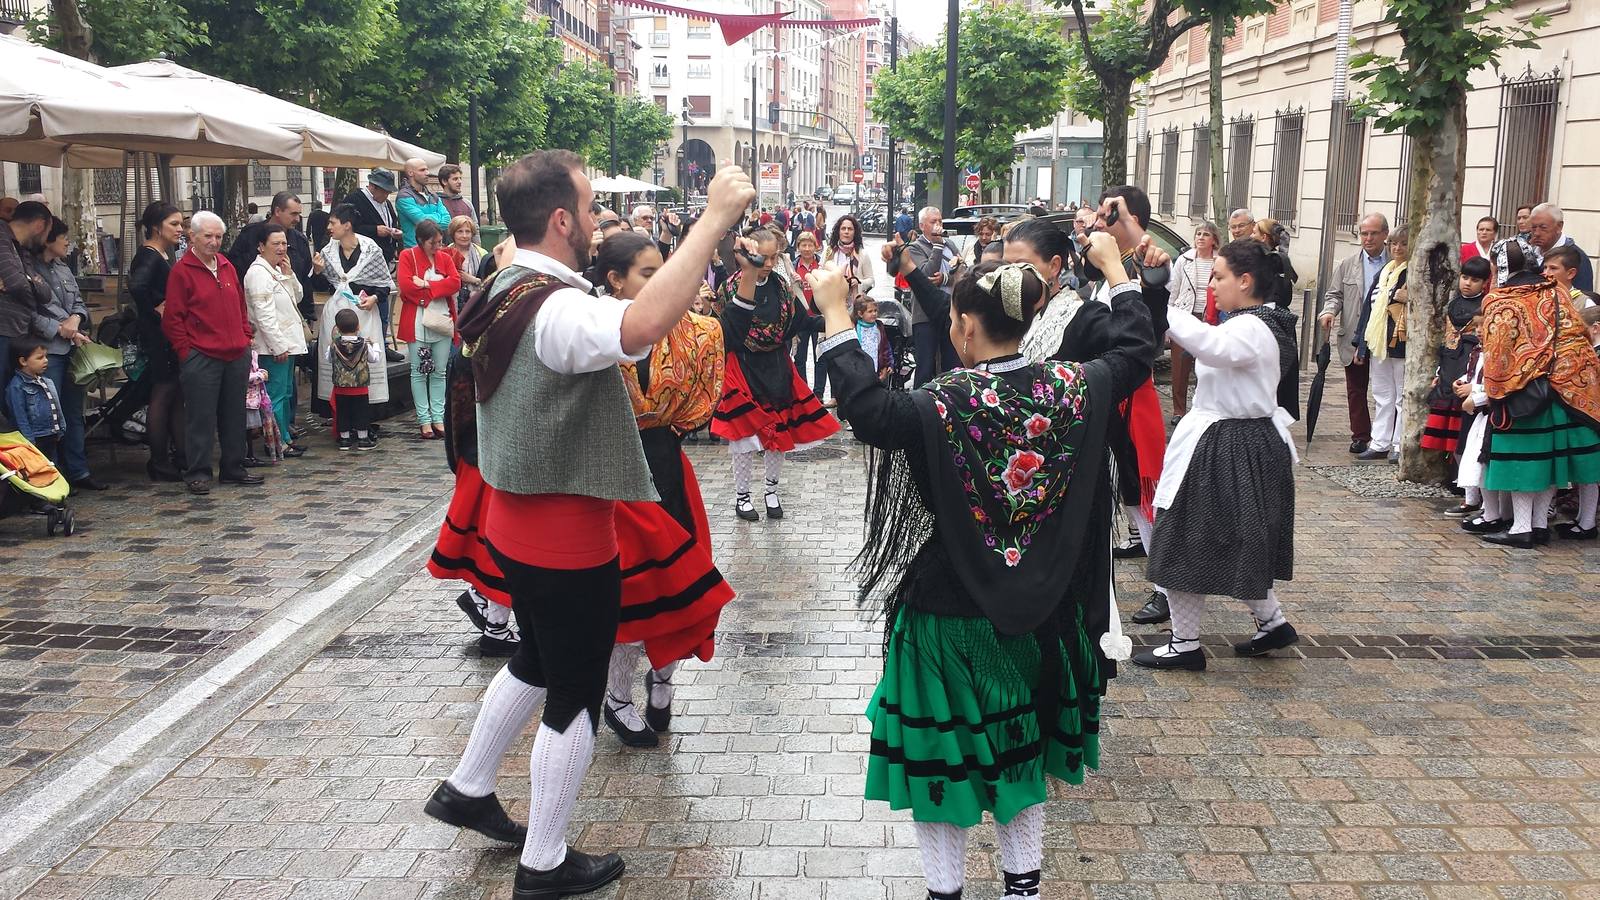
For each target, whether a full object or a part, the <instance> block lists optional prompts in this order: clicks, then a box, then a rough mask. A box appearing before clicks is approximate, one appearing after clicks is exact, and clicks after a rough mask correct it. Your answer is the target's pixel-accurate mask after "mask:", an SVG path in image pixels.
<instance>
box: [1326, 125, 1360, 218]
mask: <svg viewBox="0 0 1600 900" xmlns="http://www.w3.org/2000/svg"><path fill="white" fill-rule="evenodd" d="M1341 143H1342V144H1343V146H1341V147H1340V148H1339V160H1338V163H1337V166H1336V168H1335V169H1334V185H1333V227H1334V230H1335V231H1336V232H1338V233H1340V234H1350V233H1352V232H1354V231H1355V230H1356V220H1357V219H1359V218H1360V217H1361V212H1360V210H1361V161H1362V157H1363V156H1365V155H1366V149H1367V147H1366V144H1367V120H1366V119H1364V118H1362V117H1361V116H1360V115H1359V114H1357V113H1356V112H1355V111H1354V110H1351V111H1350V112H1349V114H1348V117H1347V118H1346V120H1345V123H1344V138H1343V140H1342V141H1341Z"/></svg>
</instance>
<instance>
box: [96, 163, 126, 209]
mask: <svg viewBox="0 0 1600 900" xmlns="http://www.w3.org/2000/svg"><path fill="white" fill-rule="evenodd" d="M123 187H124V185H123V182H122V170H121V169H95V170H94V202H96V203H121V202H122V190H123Z"/></svg>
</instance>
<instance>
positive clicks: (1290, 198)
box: [1267, 109, 1306, 228]
mask: <svg viewBox="0 0 1600 900" xmlns="http://www.w3.org/2000/svg"><path fill="white" fill-rule="evenodd" d="M1305 130H1306V117H1305V113H1304V112H1303V111H1301V110H1298V109H1296V110H1280V111H1279V112H1278V120H1277V134H1276V135H1275V136H1274V138H1273V146H1272V196H1271V198H1270V200H1269V201H1268V204H1267V209H1268V213H1269V215H1271V216H1272V217H1273V218H1274V219H1277V220H1278V221H1279V222H1282V223H1283V225H1284V227H1286V228H1287V227H1291V226H1293V225H1294V219H1295V215H1296V213H1297V212H1298V206H1299V203H1300V149H1301V143H1302V139H1303V138H1304V137H1305Z"/></svg>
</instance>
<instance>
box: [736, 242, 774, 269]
mask: <svg viewBox="0 0 1600 900" xmlns="http://www.w3.org/2000/svg"><path fill="white" fill-rule="evenodd" d="M733 252H735V253H737V254H739V255H740V256H742V257H744V258H745V261H746V262H748V263H750V265H752V266H754V267H756V268H757V269H759V268H761V267H763V266H765V265H766V264H767V257H766V256H765V255H764V254H761V253H751V252H750V251H748V250H746V249H744V248H743V247H740V248H738V249H736V250H734V251H733Z"/></svg>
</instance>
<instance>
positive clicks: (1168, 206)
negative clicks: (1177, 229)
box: [1158, 128, 1178, 216]
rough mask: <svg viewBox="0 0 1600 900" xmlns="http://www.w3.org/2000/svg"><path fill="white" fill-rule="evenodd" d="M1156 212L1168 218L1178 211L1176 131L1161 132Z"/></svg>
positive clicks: (1174, 129)
mask: <svg viewBox="0 0 1600 900" xmlns="http://www.w3.org/2000/svg"><path fill="white" fill-rule="evenodd" d="M1159 197H1160V206H1159V208H1158V211H1159V212H1160V213H1161V214H1162V215H1164V216H1170V215H1173V214H1174V213H1176V212H1177V210H1178V129H1176V128H1172V129H1168V130H1166V131H1163V132H1161V192H1160V194H1159Z"/></svg>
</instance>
